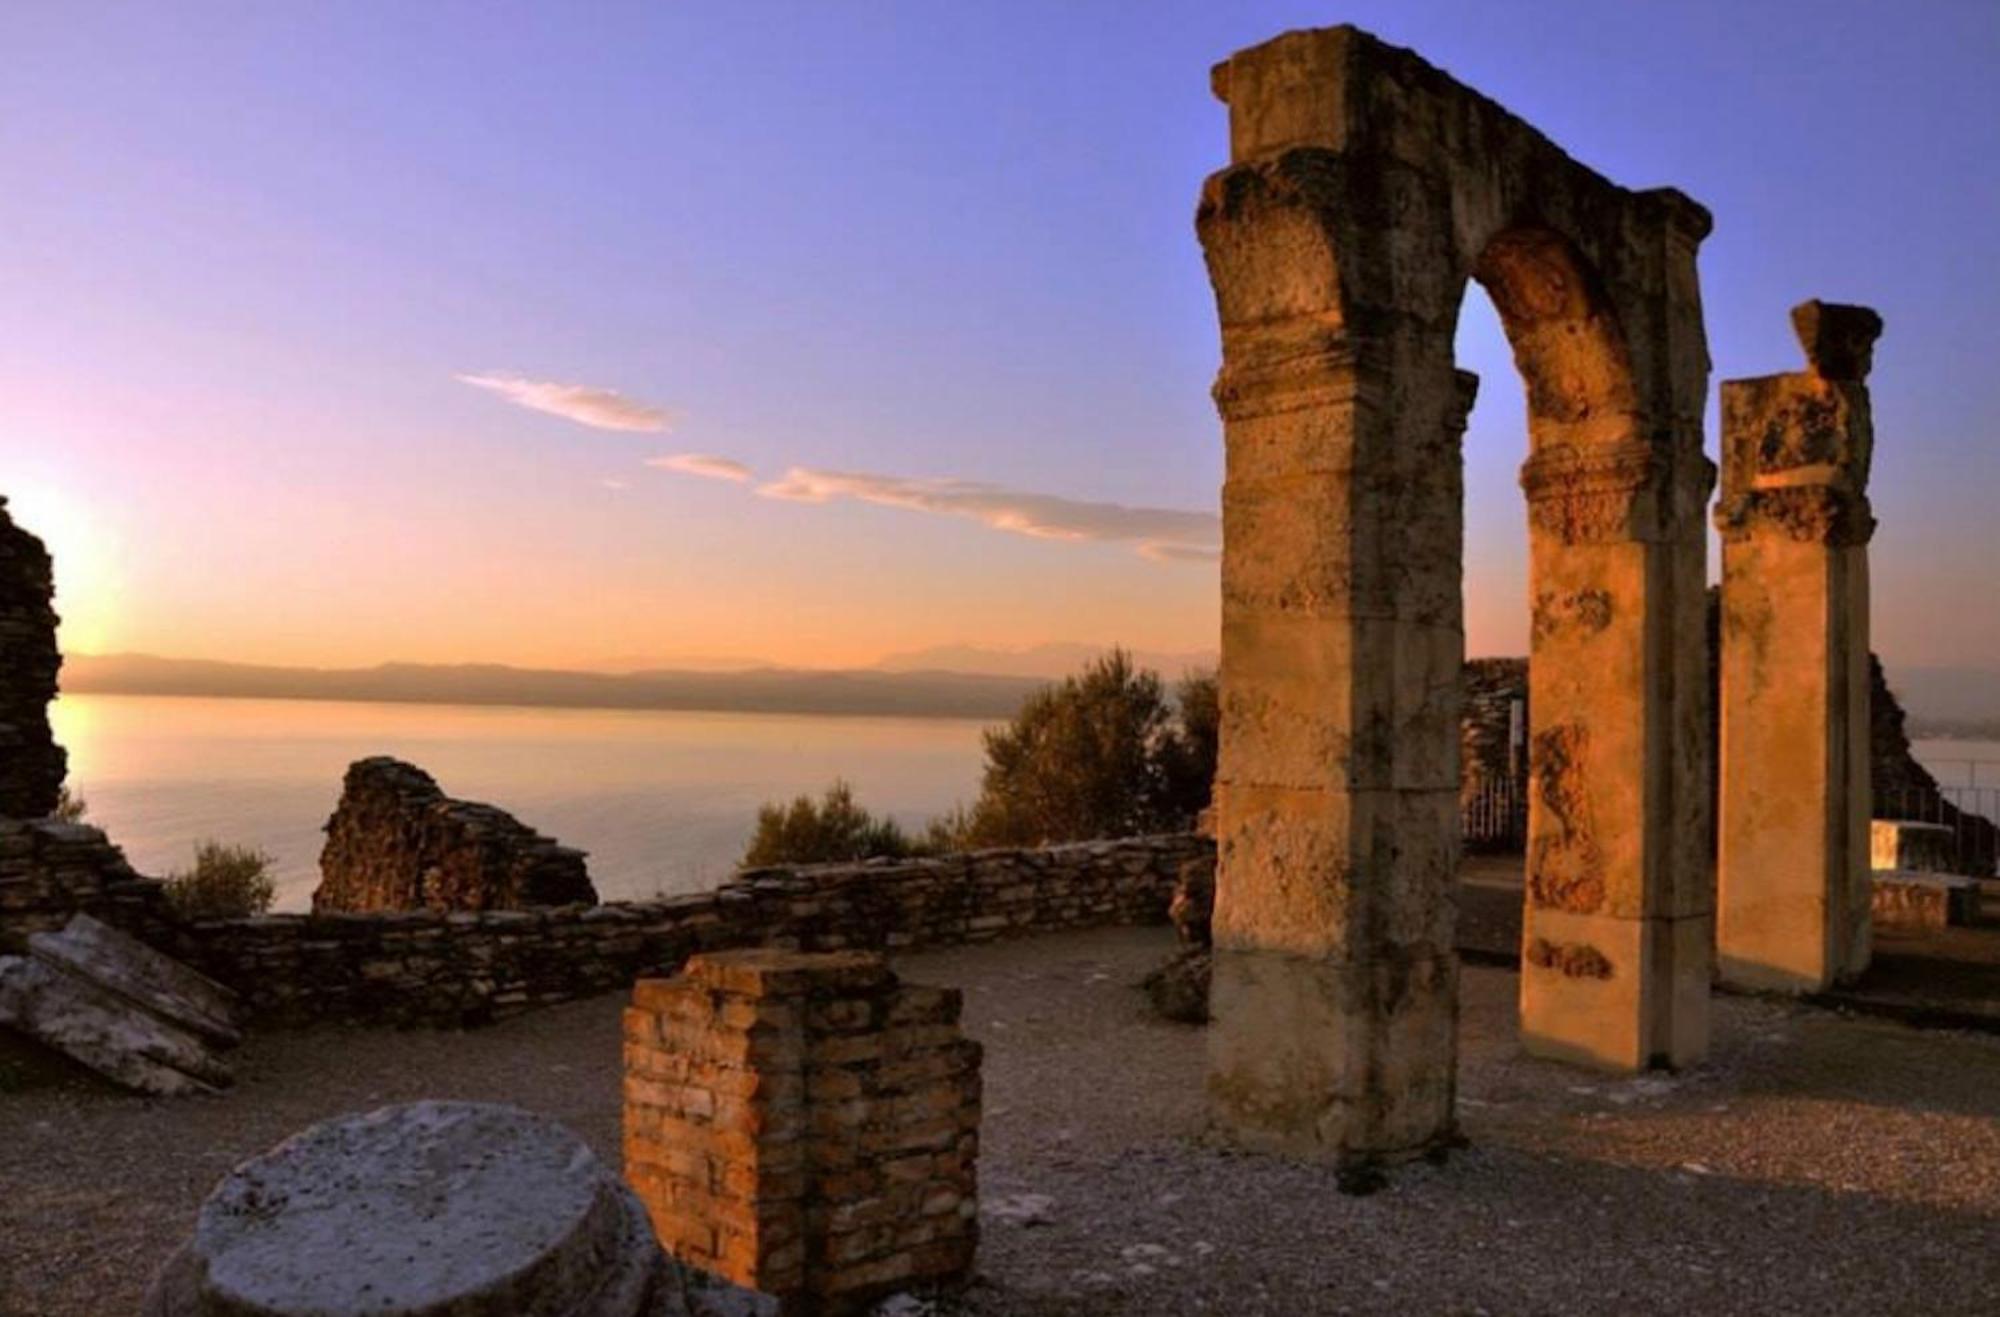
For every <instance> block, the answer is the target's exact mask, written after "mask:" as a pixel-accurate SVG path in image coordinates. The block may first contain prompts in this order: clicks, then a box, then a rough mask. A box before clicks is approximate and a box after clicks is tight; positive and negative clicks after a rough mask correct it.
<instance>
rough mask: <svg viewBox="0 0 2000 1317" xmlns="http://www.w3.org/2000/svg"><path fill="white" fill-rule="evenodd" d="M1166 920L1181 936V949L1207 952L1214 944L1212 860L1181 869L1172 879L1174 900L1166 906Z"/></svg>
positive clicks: (1205, 857) (1204, 859)
mask: <svg viewBox="0 0 2000 1317" xmlns="http://www.w3.org/2000/svg"><path fill="white" fill-rule="evenodd" d="M1167 918H1168V919H1171V920H1172V921H1173V924H1174V932H1175V933H1177V934H1179V935H1180V939H1181V945H1182V946H1183V947H1188V948H1190V949H1194V950H1200V951H1206V950H1208V948H1209V947H1210V946H1212V945H1214V942H1215V931H1214V921H1215V856H1214V855H1213V854H1204V855H1200V856H1197V857H1195V858H1194V859H1192V860H1189V861H1188V862H1187V863H1186V864H1183V865H1182V866H1181V871H1180V873H1179V874H1177V875H1176V876H1175V878H1174V895H1173V900H1171V901H1169V902H1168V903H1167Z"/></svg>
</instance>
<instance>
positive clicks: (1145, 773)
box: [930, 649, 1219, 850]
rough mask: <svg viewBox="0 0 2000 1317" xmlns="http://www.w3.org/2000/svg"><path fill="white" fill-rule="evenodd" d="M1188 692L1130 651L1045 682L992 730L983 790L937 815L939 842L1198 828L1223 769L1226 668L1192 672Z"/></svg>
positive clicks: (1022, 842) (1038, 840) (1037, 840)
mask: <svg viewBox="0 0 2000 1317" xmlns="http://www.w3.org/2000/svg"><path fill="white" fill-rule="evenodd" d="M1176 696H1177V698H1176V699H1174V700H1169V699H1168V697H1167V691H1166V687H1165V685H1164V684H1163V683H1162V682H1161V680H1160V676H1159V674H1158V673H1156V672H1151V671H1147V670H1145V669H1142V668H1137V667H1134V666H1133V663H1132V656H1131V655H1130V654H1128V653H1127V652H1126V651H1124V650H1122V649H1114V650H1112V651H1111V652H1110V653H1108V654H1106V655H1104V656H1103V657H1102V658H1099V659H1097V660H1095V661H1093V662H1092V663H1091V664H1090V665H1089V666H1088V667H1086V668H1085V669H1084V670H1083V671H1082V672H1081V673H1079V674H1077V675H1076V676H1073V677H1066V678H1064V679H1063V680H1062V681H1061V682H1058V683H1056V684H1055V685H1052V686H1048V687H1045V688H1043V689H1042V690H1040V691H1037V692H1036V693H1035V694H1033V695H1031V696H1029V697H1028V700H1027V702H1026V703H1025V704H1023V705H1022V706H1021V711H1020V712H1019V713H1018V714H1016V715H1015V716H1014V720H1013V721H1012V722H1010V723H1009V724H1007V726H1005V727H999V728H994V729H992V730H990V731H988V732H987V733H986V770H985V774H984V776H983V778H982V779H981V782H980V789H979V799H978V800H976V801H975V802H974V803H973V805H972V807H971V809H970V810H963V809H961V810H959V811H956V812H955V813H954V814H953V815H950V816H947V817H946V818H944V819H941V820H939V821H937V822H936V823H934V824H932V825H931V834H930V837H931V841H932V844H933V845H934V846H935V847H936V848H937V849H943V850H952V849H965V848H969V847H977V846H1039V845H1043V844H1046V843H1049V842H1062V841H1086V840H1090V839H1093V838H1098V837H1129V836H1135V835H1138V834H1141V833H1148V832H1169V831H1174V830H1177V829H1181V828H1185V827H1188V826H1190V825H1191V824H1192V822H1193V821H1194V816H1195V815H1196V814H1197V813H1199V812H1200V811H1201V810H1202V808H1203V807H1205V806H1206V805H1207V804H1208V798H1209V791H1210V788H1211V786H1212V784H1213V782H1214V779H1215V747H1216V729H1217V725H1218V722H1219V707H1218V701H1217V689H1216V680H1215V677H1214V675H1213V674H1195V675H1191V676H1189V677H1188V678H1187V679H1186V680H1184V681H1183V682H1182V683H1181V685H1180V688H1179V690H1178V691H1177V692H1176Z"/></svg>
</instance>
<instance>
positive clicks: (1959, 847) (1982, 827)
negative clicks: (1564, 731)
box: [1459, 760, 2000, 878]
mask: <svg viewBox="0 0 2000 1317" xmlns="http://www.w3.org/2000/svg"><path fill="white" fill-rule="evenodd" d="M1966 762H1967V763H1968V764H1976V765H1977V771H1976V772H1975V773H1974V774H1972V775H1971V780H1970V781H1969V782H1968V783H1967V784H1966V785H1956V784H1941V785H1939V787H1938V788H1937V789H1936V790H1935V791H1932V790H1928V789H1924V788H1917V787H1910V788H1906V789H1903V790H1899V791H1878V792H1877V793H1876V794H1875V811H1874V812H1875V817H1876V818H1878V819H1906V820H1910V821H1912V822H1917V823H1936V824H1939V825H1941V826H1943V827H1947V828H1950V829H1951V832H1952V845H1953V847H1954V849H1955V851H1956V852H1957V871H1958V872H1959V873H1964V874H1971V875H1974V876H1976V877H1982V878H1983V877H1991V876H1994V875H1995V874H2000V763H1994V762H1993V761H1992V760H1980V761H1971V760H1968V761H1966ZM1459 829H1460V835H1461V836H1462V837H1463V839H1464V842H1465V849H1466V851H1467V852H1469V853H1473V854H1479V853H1494V852H1512V851H1519V850H1522V849H1525V848H1526V846H1527V844H1528V798H1527V793H1526V791H1525V790H1524V789H1523V784H1521V783H1519V782H1515V781H1512V780H1510V779H1507V778H1504V777H1491V778H1485V779H1482V780H1481V781H1479V782H1478V783H1477V784H1475V785H1474V786H1472V787H1470V788H1468V789H1467V790H1466V791H1465V792H1464V793H1463V794H1462V795H1461V796H1460V797H1459Z"/></svg>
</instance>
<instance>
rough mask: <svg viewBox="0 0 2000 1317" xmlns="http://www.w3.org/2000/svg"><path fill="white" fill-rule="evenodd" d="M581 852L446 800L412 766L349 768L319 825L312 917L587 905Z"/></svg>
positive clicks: (492, 811)
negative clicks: (322, 831)
mask: <svg viewBox="0 0 2000 1317" xmlns="http://www.w3.org/2000/svg"><path fill="white" fill-rule="evenodd" d="M583 859H584V857H583V852H582V851H580V850H576V849H574V848H573V847H569V846H563V845H561V844H559V843H557V842H556V841H555V840H554V839H553V838H550V837H545V836H543V835H542V834H541V833H539V832H536V831H535V830H534V829H533V828H530V827H528V826H527V825H525V824H523V823H522V822H521V821H520V820H518V819H516V818H515V817H514V816H513V815H511V814H509V813H507V811H505V810H503V809H497V808H495V807H494V806H492V805H482V804H478V803H476V802H473V801H467V800H454V799H452V798H451V797H450V796H447V795H445V793H444V792H443V791H442V790H441V789H440V788H439V787H438V784H437V781H436V779H434V778H433V777H431V775H430V774H429V773H426V772H424V770H423V769H421V768H418V767H417V766H416V765H414V764H407V763H404V762H403V761H402V760H400V759H391V758H388V757H387V756H376V757H374V758H370V759H362V760H358V761H357V762H355V763H354V764H352V765H350V766H349V767H348V770H347V777H346V780H345V782H344V783H343V785H342V788H341V793H340V803H339V805H338V806H336V807H335V809H334V812H333V817H332V818H330V819H329V820H327V825H326V847H325V849H323V850H322V851H321V852H320V860H319V867H320V885H319V887H318V889H317V890H316V891H314V892H313V909H314V910H316V911H319V912H322V913H332V912H337V911H348V912H370V911H399V910H515V909H522V908H525V907H529V906H555V905H573V904H577V903H583V904H594V903H595V902H596V900H597V890H596V889H595V888H594V887H592V886H591V883H590V875H589V873H588V872H587V871H586V870H585V868H584V863H583Z"/></svg>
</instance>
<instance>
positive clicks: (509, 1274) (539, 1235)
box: [142, 1102, 689, 1317]
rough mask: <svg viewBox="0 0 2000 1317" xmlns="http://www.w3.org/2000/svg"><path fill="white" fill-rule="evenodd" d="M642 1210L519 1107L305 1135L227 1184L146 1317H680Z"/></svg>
mask: <svg viewBox="0 0 2000 1317" xmlns="http://www.w3.org/2000/svg"><path fill="white" fill-rule="evenodd" d="M688 1311H689V1308H688V1301H687V1294H686V1286H685V1283H684V1281H683V1279H682V1277H681V1274H680V1272H679V1269H678V1268H676V1267H674V1266H672V1265H671V1264H670V1263H669V1262H668V1260H667V1258H666V1256H665V1255H664V1254H663V1253H662V1252H661V1251H660V1247H659V1244H658V1243H657V1242H656V1241H655V1239H654V1238H653V1229H652V1225H651V1223H650V1222H649V1221H648V1219H647V1216H646V1210H645V1208H644V1207H642V1206H641V1205H640V1203H639V1200H638V1199H637V1198H636V1197H635V1196H634V1195H633V1193H632V1191H631V1190H630V1189H629V1188H627V1187H626V1186H625V1185H624V1184H623V1183H622V1182H621V1181H620V1180H619V1179H618V1178H617V1177H616V1176H615V1175H613V1174H612V1173H611V1172H610V1171H609V1170H607V1169H606V1168H605V1166H604V1164H603V1163H602V1162H600V1161H599V1160H598V1159H597V1156H596V1155H595V1154H594V1153H592V1152H591V1150H590V1148H589V1147H588V1146H587V1145H586V1144H585V1143H584V1142H583V1140H582V1139H580V1138H578V1137H577V1136H576V1135H575V1134H573V1133H571V1132H570V1131H569V1130H568V1129H566V1128H564V1127H563V1126H562V1125H560V1124H558V1123H557V1122H555V1121H553V1120H550V1119H548V1118H547V1117H544V1116H538V1115H535V1114H533V1113H530V1112H527V1111H523V1110H521V1109H519V1108H517V1107H509V1106H500V1105H494V1104H488V1103H477V1102H411V1103H406V1104H403V1105H400V1106H391V1107H383V1108H380V1109H379V1110H376V1111H371V1112H367V1113H365V1114H361V1115H348V1116H340V1117H336V1118H335V1119H332V1120H328V1121H324V1122H322V1123H320V1124H318V1125H314V1126H312V1127H311V1128H310V1129H307V1130H306V1131H304V1132H303V1133H300V1134H296V1135H294V1136H293V1137H291V1138H289V1139H287V1140H285V1141H284V1142H283V1143H280V1144H278V1145H277V1146H276V1147H275V1148H272V1149H271V1150H270V1151H269V1152H267V1153H265V1154H263V1155H262V1156H260V1157H257V1158H254V1159H252V1160H250V1161H248V1162H245V1163H244V1164H243V1165H241V1166H239V1167H237V1168H236V1169H235V1170H234V1171H231V1172H230V1173H229V1175H228V1176H226V1177H225V1178H224V1179H223V1180H222V1182H221V1183H220V1184H218V1185H217V1186H216V1187H215V1190H214V1192H212V1193H210V1194H209V1196H208V1199H207V1201H206V1202H204V1203H203V1204H202V1207H201V1211H200V1213H199V1215H198V1216H197V1218H196V1221H195V1229H194V1235H193V1237H192V1238H191V1239H189V1240H188V1241H187V1243H185V1244H184V1245H182V1247H181V1248H180V1250H179V1251H178V1252H176V1253H175V1254H174V1256H173V1257H172V1258H171V1259H169V1260H168V1262H167V1264H166V1266H165V1267H163V1268H162V1269H161V1271H160V1273H159V1275H158V1276H157V1277H155V1279H154V1281H153V1285H152V1288H151V1289H150V1291H149V1292H148V1293H147V1296H146V1301H145V1304H144V1307H143V1308H142V1312H143V1313H144V1314H145V1315H146V1317H224V1315H225V1314H227V1315H228V1317H234V1315H235V1314H239V1313H259V1314H268V1317H286V1315H288V1314H299V1315H300V1317H303V1315H304V1314H308V1313H310V1314H334V1313H357V1314H358V1313H369V1314H379V1315H380V1317H391V1315H394V1317H424V1315H426V1314H429V1315H435V1317H443V1315H444V1314H450V1315H451V1317H502V1315H503V1314H508V1315H511V1314H520V1315H521V1317H539V1315H543V1314H546V1315H547V1317H557V1315H560V1317H684V1315H685V1314H687V1313H688Z"/></svg>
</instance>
